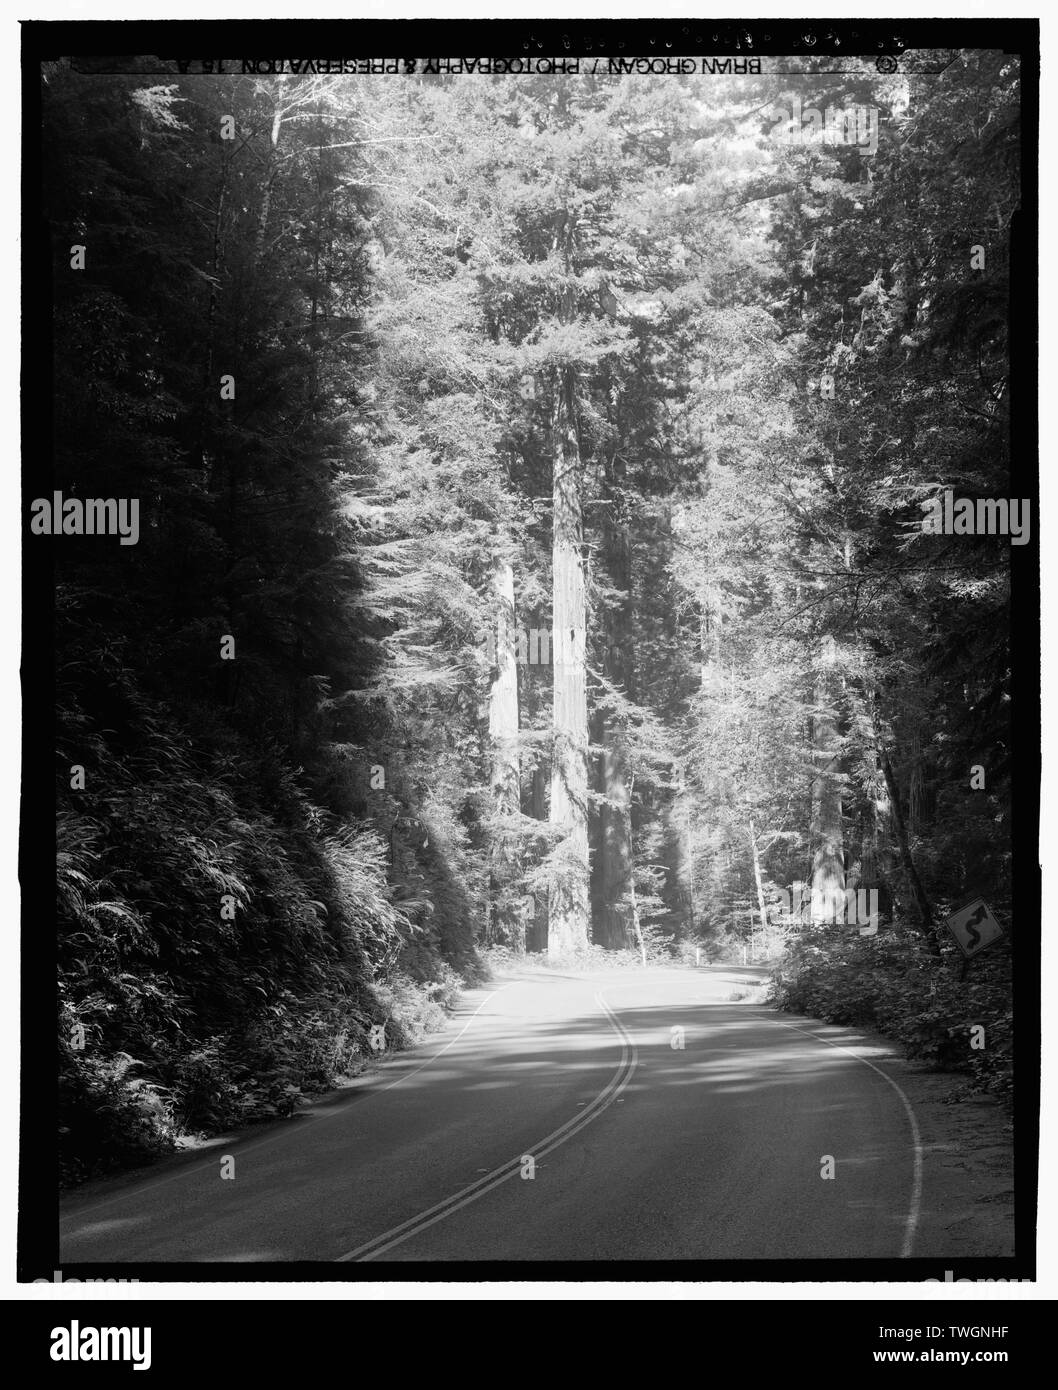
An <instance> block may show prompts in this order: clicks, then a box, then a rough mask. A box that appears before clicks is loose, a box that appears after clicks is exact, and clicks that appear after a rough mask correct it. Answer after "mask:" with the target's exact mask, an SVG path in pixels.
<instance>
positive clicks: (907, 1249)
mask: <svg viewBox="0 0 1058 1390" xmlns="http://www.w3.org/2000/svg"><path fill="white" fill-rule="evenodd" d="M763 1017H765V1018H771V1015H770V1014H765V1015H763ZM772 1022H773V1023H780V1024H782V1026H783V1027H784V1028H792V1029H793V1030H794V1032H795V1033H803V1034H804V1035H805V1037H806V1038H815V1040H816V1041H817V1042H822V1043H826V1045H827V1046H828V1047H836V1048H837V1050H838V1051H839V1052H846V1053H848V1055H849V1056H850V1057H852V1058H854V1059H855V1060H856V1061H857V1062H862V1063H863V1065H864V1066H865V1067H870V1069H871V1071H875V1072H877V1073H878V1075H879V1076H880V1077H881V1078H882V1080H883V1081H887V1082H888V1083H889V1085H890V1086H892V1088H893V1090H894V1091H895V1092H896V1094H897V1095H898V1096H899V1097H900V1100H901V1102H902V1104H903V1107H904V1112H905V1114H906V1115H907V1122H908V1124H909V1125H910V1127H911V1145H912V1148H913V1150H914V1157H915V1162H914V1176H913V1178H912V1180H911V1205H910V1207H909V1208H908V1213H907V1222H906V1224H905V1229H904V1243H903V1246H902V1247H901V1250H900V1258H901V1259H902V1260H906V1259H907V1258H908V1257H909V1256H910V1254H911V1247H912V1246H913V1245H914V1242H915V1231H916V1229H917V1227H918V1218H919V1213H920V1211H921V1208H922V1135H921V1133H920V1132H919V1128H918V1121H917V1120H916V1119H915V1112H914V1110H913V1109H912V1108H911V1102H910V1101H909V1100H908V1098H907V1096H906V1095H905V1094H904V1092H903V1091H902V1090H901V1089H900V1087H899V1086H898V1085H897V1083H896V1082H895V1081H894V1080H893V1078H892V1077H891V1076H889V1075H888V1073H886V1072H884V1071H882V1069H881V1067H876V1066H875V1065H874V1063H873V1062H868V1060H867V1058H866V1057H861V1056H860V1055H859V1054H858V1053H856V1052H853V1051H852V1049H851V1048H849V1047H845V1046H844V1045H843V1044H841V1043H836V1042H832V1041H831V1040H830V1038H824V1037H821V1036H820V1035H819V1034H818V1033H810V1032H809V1031H808V1029H807V1028H798V1026H797V1024H796V1023H787V1022H786V1021H785V1019H781V1018H772Z"/></svg>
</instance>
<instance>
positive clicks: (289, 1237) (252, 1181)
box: [61, 967, 937, 1264]
mask: <svg viewBox="0 0 1058 1390" xmlns="http://www.w3.org/2000/svg"><path fill="white" fill-rule="evenodd" d="M753 973H754V972H752V971H746V970H745V969H741V968H739V967H730V968H727V967H711V968H708V969H703V970H699V971H676V970H672V971H648V972H643V973H639V972H632V971H614V972H609V973H596V974H591V975H582V976H573V975H570V976H556V975H555V974H553V973H551V972H544V971H539V972H535V973H533V972H526V973H525V974H524V975H520V976H518V977H517V978H514V979H511V980H508V981H501V982H498V983H497V985H495V986H489V987H486V988H485V989H482V990H477V991H472V992H471V993H469V994H467V995H466V996H464V999H463V1001H462V1004H461V1006H460V1008H459V1010H458V1012H457V1016H456V1018H455V1019H454V1021H453V1023H452V1025H451V1027H450V1029H449V1030H448V1032H447V1033H445V1034H443V1035H441V1036H440V1037H439V1038H437V1039H435V1040H433V1041H432V1042H431V1043H430V1044H429V1045H428V1046H426V1047H423V1048H421V1049H417V1050H416V1051H415V1052H412V1053H404V1054H401V1055H400V1056H398V1057H394V1058H393V1059H391V1060H390V1061H388V1062H386V1063H385V1064H383V1065H382V1066H380V1067H379V1068H378V1069H377V1070H376V1071H375V1072H374V1073H373V1074H372V1076H371V1077H369V1078H367V1079H362V1080H360V1081H358V1082H357V1083H356V1084H354V1086H353V1087H351V1088H350V1089H348V1090H346V1091H344V1092H342V1093H340V1095H339V1096H338V1097H337V1098H336V1099H331V1100H329V1101H327V1102H326V1103H322V1104H319V1105H316V1106H314V1107H313V1108H312V1109H311V1110H309V1111H307V1112H305V1113H303V1114H302V1115H300V1116H298V1117H297V1118H296V1119H293V1120H291V1121H289V1122H287V1123H285V1124H281V1125H273V1126H269V1127H268V1128H267V1129H266V1130H263V1131H262V1130H250V1131H247V1132H245V1133H244V1134H243V1135H242V1136H241V1137H240V1138H239V1139H238V1140H237V1141H231V1140H229V1141H226V1142H225V1143H223V1144H222V1145H220V1146H219V1147H214V1148H210V1149H207V1150H203V1151H199V1152H198V1153H196V1154H195V1155H193V1156H191V1157H184V1158H183V1159H181V1160H179V1161H177V1162H174V1163H171V1164H167V1165H165V1166H163V1167H162V1168H160V1169H154V1170H149V1171H148V1172H147V1173H145V1174H141V1175H140V1176H138V1177H136V1178H132V1179H129V1178H125V1179H121V1180H118V1181H117V1183H113V1182H112V1183H109V1184H106V1185H104V1186H98V1185H97V1186H95V1187H94V1188H93V1189H92V1190H91V1191H84V1190H82V1191H80V1192H78V1193H76V1194H74V1195H73V1196H72V1197H70V1198H69V1199H68V1200H67V1201H66V1202H65V1203H64V1208H63V1224H62V1246H61V1259H62V1261H63V1262H64V1263H67V1264H69V1263H80V1262H89V1261H91V1262H100V1263H107V1264H120V1263H122V1262H144V1261H166V1262H178V1261H210V1262H213V1261H225V1262H226V1261H246V1262H257V1261H262V1262H264V1261H273V1260H323V1261H342V1262H356V1261H367V1260H371V1261H413V1260H414V1261H425V1260H430V1261H433V1260H438V1261H445V1260H489V1261H492V1260H701V1259H749V1258H759V1259H826V1258H835V1257H850V1258H860V1259H863V1258H871V1257H874V1258H893V1257H898V1256H901V1255H912V1254H913V1255H919V1254H924V1253H930V1254H932V1253H937V1252H935V1251H930V1250H927V1249H924V1248H923V1246H922V1241H923V1232H922V1231H921V1230H920V1220H919V1218H920V1206H921V1193H922V1169H923V1151H922V1146H921V1143H920V1140H919V1135H918V1125H917V1123H916V1120H915V1115H914V1108H913V1106H912V1105H911V1103H910V1102H909V1101H908V1099H907V1097H906V1095H905V1094H904V1092H903V1090H902V1089H901V1088H900V1086H899V1084H898V1083H897V1082H895V1081H893V1080H892V1079H891V1077H889V1076H888V1075H887V1073H886V1070H885V1067H884V1065H881V1064H878V1063H876V1062H871V1061H865V1060H861V1058H860V1057H859V1056H858V1055H857V1054H856V1052H855V1050H853V1049H849V1048H845V1047H843V1046H836V1045H834V1044H833V1043H832V1042H831V1041H828V1040H827V1039H826V1038H825V1037H824V1033H825V1031H826V1030H824V1029H823V1028H822V1025H818V1024H812V1023H811V1022H810V1021H808V1020H804V1019H797V1018H791V1017H790V1016H789V1015H785V1014H779V1013H777V1012H775V1011H773V1010H771V1009H769V1008H767V1007H766V1006H761V1005H752V1004H747V1003H746V1002H733V1001H732V1000H731V995H732V993H733V992H735V991H737V990H738V989H739V988H740V987H742V988H745V987H746V984H747V980H748V978H749V976H751V975H752V974H753ZM674 1030H677V1031H674ZM678 1030H682V1032H680V1031H678ZM681 1043H682V1046H680V1045H679V1044H681ZM674 1044H676V1045H675V1046H674ZM225 1156H227V1157H228V1158H230V1159H233V1160H234V1177H233V1178H222V1177H221V1170H222V1166H223V1159H224V1158H225ZM828 1158H829V1159H830V1160H831V1164H828V1162H827V1160H828ZM828 1168H830V1170H831V1171H832V1172H833V1174H834V1176H833V1177H832V1178H826V1177H824V1176H823V1173H824V1171H826V1170H827V1169H828ZM229 1169H230V1165H229ZM926 1242H927V1244H928V1234H927V1236H926Z"/></svg>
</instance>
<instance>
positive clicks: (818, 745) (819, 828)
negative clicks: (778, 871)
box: [812, 637, 845, 922]
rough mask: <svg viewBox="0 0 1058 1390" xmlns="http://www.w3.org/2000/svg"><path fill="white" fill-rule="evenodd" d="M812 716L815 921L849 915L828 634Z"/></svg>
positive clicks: (824, 641) (839, 763)
mask: <svg viewBox="0 0 1058 1390" xmlns="http://www.w3.org/2000/svg"><path fill="white" fill-rule="evenodd" d="M820 657H821V659H820V666H819V672H818V675H817V677H816V689H815V706H816V708H815V715H814V718H813V721H812V756H813V764H814V769H815V771H814V775H813V779H812V846H813V855H812V921H813V922H842V921H844V919H845V856H844V843H843V836H842V824H841V753H840V739H839V737H838V732H837V722H836V719H835V715H834V705H833V702H834V695H835V676H836V672H835V669H834V641H833V638H830V637H827V638H824V639H823V646H822V651H821V654H820Z"/></svg>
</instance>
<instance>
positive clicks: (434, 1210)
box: [336, 991, 639, 1264]
mask: <svg viewBox="0 0 1058 1390" xmlns="http://www.w3.org/2000/svg"><path fill="white" fill-rule="evenodd" d="M595 1002H596V1003H597V1004H598V1005H599V1007H600V1008H601V1009H602V1011H603V1012H604V1013H605V1014H606V1016H607V1018H608V1019H609V1021H610V1023H611V1024H612V1025H613V1027H614V1029H615V1030H616V1032H617V1035H618V1037H619V1038H620V1039H621V1060H620V1061H619V1062H618V1064H617V1070H616V1071H615V1072H614V1074H613V1076H612V1077H611V1078H610V1080H609V1081H608V1082H607V1084H606V1085H605V1086H604V1087H603V1089H602V1090H601V1091H600V1092H599V1094H598V1095H597V1096H596V1097H595V1099H594V1100H593V1101H591V1102H590V1104H589V1105H588V1106H587V1107H586V1108H585V1109H584V1110H582V1111H581V1113H580V1114H579V1115H574V1116H573V1117H572V1119H569V1120H567V1121H566V1123H565V1124H564V1125H560V1126H559V1127H558V1129H553V1130H552V1131H551V1133H550V1134H548V1135H547V1136H546V1137H545V1138H543V1139H540V1140H538V1141H537V1142H536V1143H535V1144H531V1145H527V1146H526V1148H525V1150H524V1152H525V1153H531V1154H532V1156H533V1157H534V1158H543V1157H545V1155H547V1154H549V1153H551V1152H552V1150H553V1149H557V1148H558V1147H559V1145H560V1144H564V1143H565V1142H566V1140H567V1139H572V1138H573V1136H574V1134H576V1133H578V1131H580V1130H582V1129H584V1128H585V1126H587V1125H589V1124H591V1122H592V1120H594V1119H595V1118H596V1116H597V1115H601V1114H602V1112H603V1111H604V1110H605V1109H606V1108H607V1106H609V1105H610V1104H612V1102H613V1101H615V1100H616V1099H617V1097H618V1096H619V1095H620V1094H621V1092H622V1091H623V1090H624V1089H625V1087H626V1086H627V1085H628V1083H629V1081H631V1079H632V1073H633V1072H634V1071H635V1069H636V1066H637V1065H638V1062H639V1053H638V1051H637V1049H636V1045H635V1042H634V1041H633V1039H632V1038H631V1036H630V1035H629V1033H628V1030H627V1029H626V1028H625V1026H624V1024H623V1023H622V1022H621V1020H620V1019H619V1018H618V1017H617V1015H616V1014H615V1013H614V1011H613V1010H612V1009H611V1008H610V1006H609V1005H608V1004H607V1002H606V1000H605V999H604V997H603V995H602V992H601V991H600V992H599V993H598V994H596V996H595ZM520 1167H521V1156H519V1157H518V1158H512V1159H509V1160H508V1161H507V1162H506V1163H503V1164H501V1165H500V1166H499V1167H498V1168H494V1169H493V1170H492V1172H491V1173H486V1175H485V1176H484V1177H483V1178H479V1179H478V1180H477V1182H473V1183H470V1184H469V1185H468V1186H467V1187H464V1188H462V1189H461V1190H460V1191H459V1192H455V1193H453V1194H452V1196H451V1197H446V1198H445V1199H444V1200H443V1201H441V1202H438V1203H437V1204H436V1205H435V1206H432V1207H429V1208H428V1209H427V1210H426V1211H424V1212H420V1213H419V1215H418V1216H412V1217H410V1218H409V1219H408V1220H407V1221H403V1222H402V1223H401V1224H400V1225H399V1226H394V1227H393V1228H392V1229H391V1230H389V1231H383V1232H382V1234H381V1235H378V1236H375V1238H374V1239H373V1240H369V1241H366V1242H365V1243H364V1244H363V1245H358V1246H357V1247H356V1249H355V1250H350V1251H348V1252H347V1253H346V1254H344V1255H339V1256H337V1259H336V1262H337V1263H339V1264H342V1263H348V1262H350V1261H352V1260H357V1261H360V1262H363V1263H366V1262H367V1261H368V1260H373V1259H374V1258H375V1256H376V1255H381V1254H383V1253H384V1252H385V1251H386V1250H392V1249H393V1247H394V1246H396V1245H402V1244H403V1243H404V1241H406V1240H410V1239H411V1238H412V1237H413V1236H417V1235H419V1234H420V1233H421V1232H423V1231H425V1230H426V1229H427V1228H428V1227H430V1226H434V1225H436V1224H437V1222H439V1221H444V1220H445V1218H446V1217H449V1216H451V1215H452V1213H453V1212H457V1211H459V1210H460V1209H461V1208H462V1207H466V1206H469V1205H470V1203H471V1202H476V1201H477V1199H478V1198H479V1197H484V1195H485V1194H486V1192H491V1191H492V1190H493V1189H494V1188H497V1187H500V1186H501V1185H502V1184H503V1183H505V1182H508V1181H509V1180H510V1179H511V1178H513V1177H514V1175H515V1173H517V1172H518V1171H519V1169H520Z"/></svg>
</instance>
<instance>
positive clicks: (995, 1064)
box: [770, 924, 1013, 1100]
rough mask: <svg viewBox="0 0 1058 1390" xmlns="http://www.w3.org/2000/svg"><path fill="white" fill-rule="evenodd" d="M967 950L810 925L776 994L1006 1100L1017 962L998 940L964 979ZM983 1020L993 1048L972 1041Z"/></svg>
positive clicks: (898, 933) (914, 934) (893, 931)
mask: <svg viewBox="0 0 1058 1390" xmlns="http://www.w3.org/2000/svg"><path fill="white" fill-rule="evenodd" d="M961 962H962V957H961V956H960V955H959V954H958V952H957V951H956V950H955V949H954V948H950V947H947V946H945V949H944V954H943V957H942V960H941V961H940V962H939V963H938V962H937V961H936V959H935V957H933V956H932V955H931V954H930V953H929V951H928V950H927V949H926V947H925V945H924V943H923V940H922V937H921V934H920V933H919V932H918V931H917V930H916V929H914V928H911V927H908V926H904V925H898V924H894V925H893V926H892V927H891V928H888V929H886V930H884V931H882V932H880V933H878V935H876V936H862V937H861V936H860V935H859V933H858V932H852V931H849V929H848V928H847V927H844V926H836V927H834V926H825V927H813V928H806V929H805V930H804V932H803V933H802V935H801V937H800V938H799V939H798V940H797V941H796V942H795V943H794V944H793V945H791V946H790V948H789V949H788V951H787V954H786V956H785V958H784V959H783V960H782V961H781V963H780V964H779V966H778V967H777V968H776V969H775V970H774V972H773V984H772V990H771V994H770V999H771V1001H772V1002H773V1003H776V1004H778V1005H779V1007H780V1008H783V1009H790V1010H792V1011H794V1012H796V1013H803V1014H810V1015H811V1016H812V1017H814V1018H820V1019H823V1020H824V1021H825V1022H827V1023H841V1024H856V1025H861V1026H866V1027H871V1028H875V1029H877V1030H878V1032H880V1033H883V1034H885V1035H886V1036H887V1037H891V1038H894V1039H895V1040H896V1041H897V1042H899V1043H900V1044H901V1045H902V1046H903V1048H904V1051H905V1054H906V1055H907V1056H908V1057H910V1058H914V1059H917V1060H920V1061H924V1062H928V1063H930V1064H931V1065H932V1066H935V1067H937V1068H939V1069H941V1070H945V1071H953V1072H964V1073H967V1074H968V1075H969V1076H970V1077H971V1078H972V1084H973V1086H974V1087H975V1088H976V1089H979V1090H982V1091H986V1092H989V1093H991V1094H993V1095H996V1096H998V1097H1000V1098H1001V1099H1004V1100H1008V1099H1009V1097H1010V1095H1011V1091H1012V1085H1013V1082H1012V1047H1013V1042H1012V1039H1013V1012H1012V1005H1011V1000H1012V993H1011V961H1010V955H1009V952H1008V951H1007V949H1006V948H1005V946H997V947H995V948H994V949H993V950H992V951H990V952H989V953H988V955H986V956H982V957H980V958H979V959H977V960H975V961H973V962H972V963H971V964H970V966H969V969H968V971H967V977H966V979H960V978H959V977H960V974H961V973H962V972H961V969H960V966H961ZM975 1024H981V1025H983V1026H984V1029H985V1035H984V1040H985V1046H984V1047H983V1048H981V1049H973V1048H971V1046H970V1041H971V1029H972V1028H973V1026H974V1025H975Z"/></svg>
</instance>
